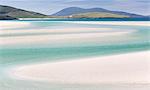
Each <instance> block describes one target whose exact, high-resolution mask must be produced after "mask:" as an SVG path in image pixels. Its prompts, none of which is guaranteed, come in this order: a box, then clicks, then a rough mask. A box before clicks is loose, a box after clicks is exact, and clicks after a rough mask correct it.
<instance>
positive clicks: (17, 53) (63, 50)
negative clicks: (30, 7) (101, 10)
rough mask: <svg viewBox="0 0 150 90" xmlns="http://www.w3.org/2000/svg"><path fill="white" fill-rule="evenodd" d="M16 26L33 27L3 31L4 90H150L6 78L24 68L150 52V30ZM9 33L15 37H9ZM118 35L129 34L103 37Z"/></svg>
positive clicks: (0, 82) (0, 66) (0, 67)
mask: <svg viewBox="0 0 150 90" xmlns="http://www.w3.org/2000/svg"><path fill="white" fill-rule="evenodd" d="M14 22H27V23H30V25H29V26H26V27H19V28H17V27H16V28H12V29H11V28H9V29H7V28H5V29H2V28H1V30H0V31H1V32H0V39H1V40H2V41H1V44H0V90H43V89H44V90H100V89H102V90H148V88H149V85H137V86H136V85H135V86H134V85H123V86H122V85H96V86H95V85H90V86H89V85H88V86H87V85H60V84H50V83H46V82H36V81H35V82H32V81H25V80H15V79H13V78H10V77H9V76H8V75H6V74H5V72H7V71H8V70H9V69H10V68H12V67H15V66H17V65H22V64H23V65H24V64H32V63H39V62H47V61H49V62H54V61H62V60H71V59H75V58H87V57H97V56H104V55H105V56H106V55H113V54H121V53H128V52H138V51H145V50H149V49H150V45H149V44H150V37H149V33H150V30H149V26H134V25H133V26H128V25H100V24H84V23H83V24H81V23H80V24H79V23H72V21H14ZM74 22H75V21H74ZM85 22H86V21H85ZM93 22H94V21H93ZM91 23H92V22H91ZM72 29H75V30H72ZM105 29H106V30H105ZM107 29H110V30H107ZM7 30H9V31H11V32H14V33H10V32H9V33H6V31H7ZM38 30H40V32H38ZM46 30H50V32H46ZM66 30H68V31H66ZM24 31H25V32H24ZM26 31H29V32H26ZM30 31H31V32H30ZM117 32H119V33H120V32H121V33H122V32H125V33H124V34H121V35H115V34H114V35H103V33H105V34H108V33H117ZM126 32H127V33H126ZM5 41H6V43H5ZM3 42H4V43H3Z"/></svg>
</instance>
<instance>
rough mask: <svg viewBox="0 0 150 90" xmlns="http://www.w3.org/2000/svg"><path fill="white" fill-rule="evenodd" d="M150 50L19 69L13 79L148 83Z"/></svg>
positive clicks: (15, 71) (16, 69)
mask: <svg viewBox="0 0 150 90" xmlns="http://www.w3.org/2000/svg"><path fill="white" fill-rule="evenodd" d="M149 55H150V51H145V52H137V53H129V54H121V55H112V56H105V57H95V58H85V59H78V60H70V61H62V62H51V63H50V62H49V63H48V62H47V63H43V64H41V63H40V64H33V65H25V66H18V67H15V68H13V69H12V70H10V72H9V75H10V76H11V77H12V78H16V79H23V80H35V81H46V82H47V81H48V82H52V83H66V84H99V83H132V84H133V83H134V84H135V83H150V56H149Z"/></svg>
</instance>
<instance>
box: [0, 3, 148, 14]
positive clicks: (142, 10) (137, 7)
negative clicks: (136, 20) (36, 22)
mask: <svg viewBox="0 0 150 90" xmlns="http://www.w3.org/2000/svg"><path fill="white" fill-rule="evenodd" d="M0 5H7V6H13V7H17V8H21V9H25V10H30V11H35V12H40V13H43V14H47V15H51V14H53V13H55V12H57V11H59V10H61V9H64V8H67V7H81V8H95V7H99V8H105V9H108V10H114V11H125V12H130V13H135V14H141V15H150V0H0Z"/></svg>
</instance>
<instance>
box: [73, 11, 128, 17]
mask: <svg viewBox="0 0 150 90" xmlns="http://www.w3.org/2000/svg"><path fill="white" fill-rule="evenodd" d="M71 17H72V18H128V17H129V16H127V15H119V14H113V13H107V12H90V13H81V14H73V15H71Z"/></svg>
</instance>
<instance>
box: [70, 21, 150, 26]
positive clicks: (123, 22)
mask: <svg viewBox="0 0 150 90" xmlns="http://www.w3.org/2000/svg"><path fill="white" fill-rule="evenodd" d="M71 23H79V24H100V25H127V26H150V22H149V21H138V22H137V21H111V22H110V21H94V22H92V21H89V22H83V21H78V22H71Z"/></svg>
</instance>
